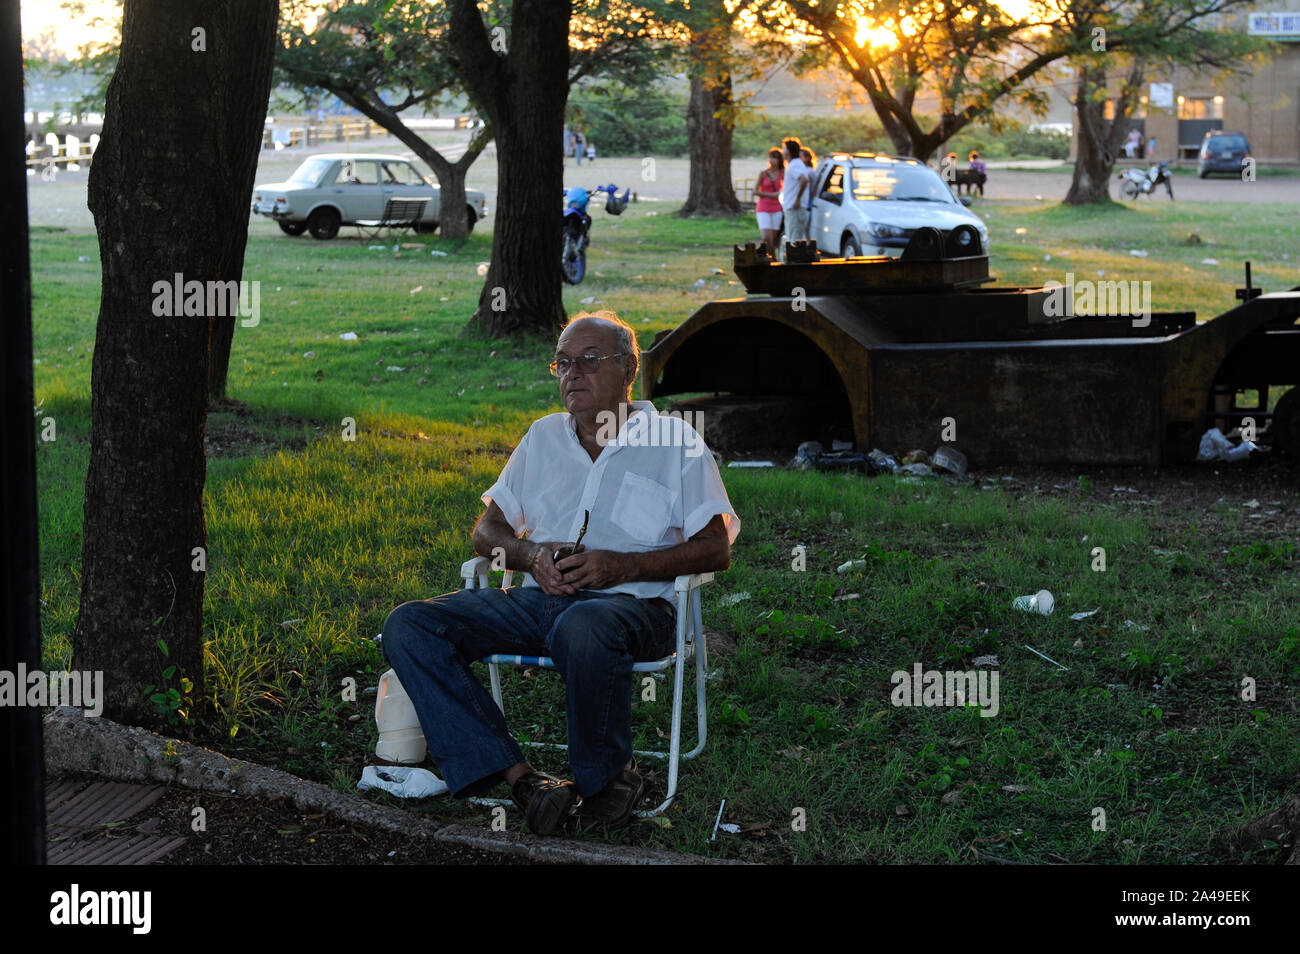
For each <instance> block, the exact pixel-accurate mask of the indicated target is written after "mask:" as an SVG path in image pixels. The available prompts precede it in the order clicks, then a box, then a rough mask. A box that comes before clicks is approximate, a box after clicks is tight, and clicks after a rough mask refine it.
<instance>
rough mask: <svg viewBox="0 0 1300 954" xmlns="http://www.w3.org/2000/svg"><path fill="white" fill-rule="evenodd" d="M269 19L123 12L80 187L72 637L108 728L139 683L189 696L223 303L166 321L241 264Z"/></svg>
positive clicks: (204, 10) (150, 8) (271, 10)
mask: <svg viewBox="0 0 1300 954" xmlns="http://www.w3.org/2000/svg"><path fill="white" fill-rule="evenodd" d="M278 15H279V10H278V3H277V0H247V2H241V3H229V2H225V0H192V2H190V3H186V4H171V3H149V2H146V0H126V4H125V8H124V11H123V19H122V43H121V55H120V58H119V60H118V66H117V70H116V72H115V73H114V74H113V78H112V81H111V83H110V84H109V89H108V98H107V108H106V110H105V121H104V133H103V138H102V139H101V141H100V144H99V148H98V150H97V151H96V154H95V162H94V164H93V165H92V166H91V171H90V179H89V187H88V188H89V205H90V209H91V211H92V212H93V213H94V216H95V227H96V230H97V232H98V234H99V247H100V256H101V259H102V261H103V290H102V294H101V299H100V310H99V322H98V327H97V328H96V333H95V354H94V362H93V367H92V372H91V373H92V377H91V449H90V469H89V472H88V474H87V477H86V495H85V523H84V529H83V544H82V568H81V569H82V588H81V612H80V615H79V618H78V620H77V625H76V631H75V634H74V637H73V644H74V651H73V665H74V667H75V668H77V669H88V670H101V671H103V672H104V675H105V679H104V714H105V715H107V716H108V717H110V718H113V719H116V720H119V721H125V722H131V723H141V724H150V725H152V724H158V723H159V722H160V721H162V717H163V715H164V714H165V710H160V709H159V708H158V707H157V706H156V705H155V704H153V703H151V702H150V701H149V700H148V699H147V698H145V697H143V696H142V693H141V689H142V687H143V686H146V685H153V686H155V687H160V688H161V689H162V690H163V691H165V690H166V689H168V688H176V689H178V690H181V689H182V688H183V687H181V685H180V680H181V678H182V677H188V678H189V679H190V680H192V681H193V684H194V686H193V689H192V693H191V694H192V695H193V697H194V698H196V699H198V698H201V697H202V681H203V582H204V572H203V569H202V567H203V566H205V565H206V554H203V556H202V560H200V557H199V556H198V555H196V554H195V552H194V551H195V548H198V547H206V537H205V527H204V519H203V483H204V476H205V473H204V468H205V461H204V452H203V428H204V421H205V415H206V411H207V399H208V386H209V380H208V370H209V360H208V354H209V347H210V339H211V337H212V336H214V335H215V334H217V321H216V320H215V319H214V317H213V312H215V311H221V310H224V311H227V312H228V310H229V300H228V299H227V300H226V301H224V302H220V303H219V302H218V300H217V296H216V295H213V296H212V299H213V300H212V302H211V304H209V297H208V294H207V293H205V294H204V295H203V296H202V300H201V302H200V301H198V300H197V296H196V299H191V300H190V301H191V304H192V308H191V311H190V314H189V315H188V316H187V315H186V314H184V309H182V313H181V314H180V315H177V314H176V309H175V295H176V292H175V290H174V288H173V283H174V282H175V281H178V280H179V281H181V282H184V283H188V282H191V281H198V282H203V283H205V284H204V286H203V287H204V288H205V290H206V288H207V287H208V286H207V285H206V283H207V282H208V281H223V282H225V281H231V280H234V281H238V279H239V278H240V275H241V273H242V270H243V261H244V246H245V243H246V241H247V238H248V206H249V201H250V199H251V197H252V191H253V178H254V175H255V173H256V171H257V158H258V152H259V149H260V146H261V140H262V126H263V120H264V119H265V116H266V104H267V99H268V96H269V91H270V79H271V60H272V55H273V53H274V49H275V41H276V22H277V18H278ZM178 275H179V279H178V278H177V276H178ZM250 300H251V299H250ZM169 309H170V316H166V315H165V314H163V315H160V312H166V311H168V310H169ZM195 312H198V313H197V314H196V313H195ZM228 322H229V324H230V325H232V326H233V323H234V318H231V319H228ZM196 567H199V569H196ZM160 641H161V642H163V643H165V645H166V647H167V650H166V653H165V654H164V653H163V652H162V650H161V649H160V648H159V645H158V644H159V642H160ZM170 666H175V667H176V671H175V672H174V674H173V675H172V676H171V678H170V679H165V678H164V677H163V671H164V670H165V669H167V668H168V667H170Z"/></svg>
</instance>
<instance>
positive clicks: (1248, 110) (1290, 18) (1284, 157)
mask: <svg viewBox="0 0 1300 954" xmlns="http://www.w3.org/2000/svg"><path fill="white" fill-rule="evenodd" d="M1224 22H1225V23H1227V24H1229V25H1232V26H1235V27H1236V28H1238V29H1241V30H1243V31H1244V32H1247V33H1249V34H1251V35H1252V36H1260V37H1265V38H1267V39H1268V40H1269V46H1270V47H1271V50H1270V54H1271V56H1270V59H1269V60H1268V61H1267V62H1265V63H1262V64H1256V65H1248V66H1247V67H1246V70H1247V74H1246V75H1245V76H1243V77H1236V76H1233V75H1232V74H1230V73H1227V72H1224V71H1221V70H1204V71H1197V70H1191V69H1187V68H1183V67H1179V68H1176V69H1174V70H1161V71H1150V72H1148V74H1147V77H1146V82H1145V84H1144V86H1143V91H1142V96H1141V102H1140V105H1139V107H1138V109H1137V110H1136V112H1135V113H1134V116H1133V118H1132V120H1131V122H1130V123H1128V125H1130V126H1136V127H1137V129H1138V130H1139V132H1141V133H1142V137H1143V142H1144V143H1146V142H1149V141H1150V140H1151V139H1152V138H1154V139H1155V140H1156V148H1155V156H1154V158H1156V159H1169V160H1186V161H1191V162H1195V161H1196V154H1197V150H1199V149H1200V145H1201V140H1202V139H1203V138H1204V137H1205V134H1206V132H1208V131H1209V130H1212V129H1222V130H1225V131H1227V132H1239V133H1244V134H1245V136H1246V139H1247V141H1248V142H1249V143H1250V149H1251V155H1253V156H1254V157H1255V160H1256V162H1258V163H1259V165H1260V166H1281V165H1298V164H1300V0H1271V2H1269V0H1265V2H1261V3H1257V4H1255V8H1254V9H1253V10H1250V11H1249V12H1243V13H1241V14H1238V15H1236V16H1234V17H1232V18H1231V19H1229V18H1228V17H1226V16H1225V17H1224ZM1119 84H1120V77H1112V79H1111V85H1110V90H1109V92H1110V95H1111V96H1112V97H1114V96H1115V95H1116V94H1117V93H1118V91H1119ZM1105 115H1106V118H1107V119H1110V118H1112V116H1113V115H1114V100H1113V98H1112V99H1110V100H1108V101H1107V103H1106V114H1105ZM1125 133H1126V134H1127V129H1126V130H1125ZM1077 151H1078V139H1077V137H1076V138H1075V140H1074V141H1073V142H1072V143H1071V146H1070V155H1071V156H1072V157H1073V156H1074V155H1076V154H1077Z"/></svg>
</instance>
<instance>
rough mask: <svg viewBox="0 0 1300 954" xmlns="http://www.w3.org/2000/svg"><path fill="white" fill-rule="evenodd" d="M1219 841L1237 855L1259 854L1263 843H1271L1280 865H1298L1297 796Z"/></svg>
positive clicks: (1299, 799)
mask: <svg viewBox="0 0 1300 954" xmlns="http://www.w3.org/2000/svg"><path fill="white" fill-rule="evenodd" d="M1220 841H1221V842H1223V843H1224V847H1228V848H1231V849H1233V850H1236V851H1239V852H1245V851H1250V852H1259V851H1261V850H1265V849H1267V848H1268V846H1267V845H1266V844H1265V842H1271V843H1272V844H1273V845H1274V846H1276V848H1277V849H1278V855H1279V856H1280V857H1281V858H1282V863H1283V864H1287V865H1300V796H1295V795H1293V796H1292V797H1291V798H1289V799H1287V800H1286V801H1285V802H1283V803H1282V804H1281V805H1278V806H1276V807H1274V808H1272V809H1270V810H1269V811H1267V812H1265V813H1264V814H1263V815H1260V816H1259V817H1257V818H1253V819H1251V820H1250V821H1248V822H1247V823H1246V824H1245V825H1243V826H1242V827H1241V828H1240V829H1239V830H1238V831H1236V832H1231V833H1228V834H1227V835H1226V836H1220Z"/></svg>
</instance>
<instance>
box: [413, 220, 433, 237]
mask: <svg viewBox="0 0 1300 954" xmlns="http://www.w3.org/2000/svg"><path fill="white" fill-rule="evenodd" d="M436 231H438V223H437V222H416V223H415V234H416V235H432V234H433V233H434V232H436Z"/></svg>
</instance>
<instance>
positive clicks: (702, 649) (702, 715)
mask: <svg viewBox="0 0 1300 954" xmlns="http://www.w3.org/2000/svg"><path fill="white" fill-rule="evenodd" d="M693 595H694V597H695V600H694V603H693V605H692V607H691V622H692V625H693V626H694V627H695V731H696V734H697V736H698V738H699V743H698V744H697V745H696V746H695V748H693V749H691V750H690V751H689V752H686V753H683V755H682V758H684V759H693V758H695V756H697V755H699V754H700V753H701V752H703V751H704V741H705V739H707V738H708V716H707V706H706V704H705V689H704V686H705V682H704V675H705V670H706V669H707V668H708V649H707V648H706V646H705V643H704V618H703V616H702V615H701V612H700V594H699V591H698V590H696V591H695V593H694V594H693Z"/></svg>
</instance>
